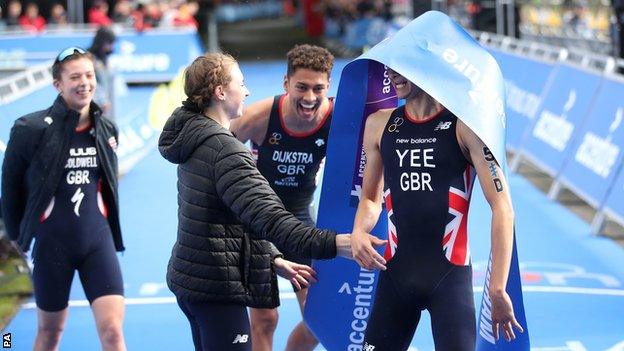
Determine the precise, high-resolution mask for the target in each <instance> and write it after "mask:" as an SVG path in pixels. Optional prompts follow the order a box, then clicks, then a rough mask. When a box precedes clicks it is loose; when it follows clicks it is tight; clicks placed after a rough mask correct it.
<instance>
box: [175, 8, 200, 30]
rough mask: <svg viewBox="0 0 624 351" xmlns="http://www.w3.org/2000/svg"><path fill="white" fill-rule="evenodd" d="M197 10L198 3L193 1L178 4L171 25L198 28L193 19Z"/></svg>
mask: <svg viewBox="0 0 624 351" xmlns="http://www.w3.org/2000/svg"><path fill="white" fill-rule="evenodd" d="M197 11H199V4H197V2H195V1H190V2H187V3H182V4H180V8H179V9H178V14H177V16H175V18H174V19H173V25H174V26H176V27H189V26H190V27H193V28H195V29H198V28H199V24H198V23H197V20H196V19H195V15H196V14H197Z"/></svg>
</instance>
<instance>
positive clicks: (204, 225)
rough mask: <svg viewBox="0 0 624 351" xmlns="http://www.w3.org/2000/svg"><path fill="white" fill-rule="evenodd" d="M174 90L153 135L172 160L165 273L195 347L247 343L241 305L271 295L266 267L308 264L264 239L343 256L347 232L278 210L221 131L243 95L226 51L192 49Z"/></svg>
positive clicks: (300, 271) (271, 271)
mask: <svg viewBox="0 0 624 351" xmlns="http://www.w3.org/2000/svg"><path fill="white" fill-rule="evenodd" d="M184 91H185V93H186V95H187V96H188V99H187V100H186V101H185V102H184V103H183V104H182V106H181V107H180V108H178V109H176V110H175V111H174V112H173V115H172V116H171V117H170V118H169V120H168V121H167V123H166V125H165V127H164V130H163V132H162V134H161V136H160V140H159V150H160V152H161V154H162V155H163V157H164V158H166V159H167V160H169V161H170V162H173V163H176V164H179V166H178V206H179V209H178V221H179V223H178V236H177V241H176V243H175V246H174V247H173V251H172V255H171V259H170V260H169V266H168V270H167V283H168V285H169V288H170V289H171V291H173V293H174V294H175V295H176V297H177V299H178V304H179V305H180V308H181V309H182V311H183V312H184V313H185V314H186V316H187V317H188V319H189V321H190V323H191V328H192V333H193V341H194V343H195V348H196V349H197V350H251V340H250V332H249V321H248V317H247V310H246V308H245V306H251V307H258V308H274V307H276V306H277V305H278V304H279V297H278V296H279V295H278V290H277V279H276V274H275V271H276V269H278V270H279V269H281V270H283V271H288V272H290V277H295V276H297V275H299V277H298V280H299V281H301V282H304V281H305V279H301V278H302V277H304V278H310V277H309V272H310V269H309V267H307V266H301V265H297V264H294V263H291V262H288V261H285V260H283V259H281V258H279V251H277V250H275V248H274V247H273V246H272V245H271V243H270V242H269V241H271V242H272V243H274V244H275V245H276V246H277V247H278V248H279V249H280V250H282V251H287V252H292V253H296V254H298V255H300V256H302V257H311V258H315V259H329V258H333V257H335V256H336V255H337V254H338V255H341V256H345V257H347V256H350V237H349V235H348V234H340V235H336V234H335V233H334V232H332V231H329V230H319V229H316V228H311V227H308V226H306V225H305V224H303V223H301V222H300V221H299V220H297V219H296V218H295V217H294V216H293V215H292V214H290V213H289V212H287V211H286V210H285V209H284V207H283V205H282V203H281V201H280V200H279V198H278V197H277V195H275V193H274V192H273V190H272V189H271V187H270V186H269V184H268V182H267V181H266V180H265V179H264V178H263V177H262V176H261V175H260V173H259V172H258V170H257V169H256V166H255V163H254V161H253V159H252V156H251V154H250V152H249V149H248V148H247V147H245V145H243V144H242V143H240V142H239V141H238V140H237V139H236V138H235V137H234V136H233V135H232V134H231V133H230V131H229V125H230V119H232V118H236V117H240V115H241V114H242V107H243V100H244V98H245V97H246V96H247V95H249V91H248V90H247V88H246V87H245V85H244V82H243V75H242V73H241V71H240V68H239V67H238V64H237V63H236V61H235V60H234V58H232V57H231V56H229V55H224V54H219V53H211V54H207V55H205V56H201V57H199V58H197V59H196V60H195V61H194V62H193V63H192V64H191V65H190V66H189V67H188V68H187V69H186V72H185V83H184ZM267 240H269V241H267ZM295 280H297V279H295ZM291 281H292V279H291Z"/></svg>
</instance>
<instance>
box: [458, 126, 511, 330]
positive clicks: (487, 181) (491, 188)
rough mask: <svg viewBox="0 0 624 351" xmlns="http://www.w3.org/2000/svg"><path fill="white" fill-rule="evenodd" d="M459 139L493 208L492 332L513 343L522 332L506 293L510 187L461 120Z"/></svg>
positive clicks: (499, 169)
mask: <svg viewBox="0 0 624 351" xmlns="http://www.w3.org/2000/svg"><path fill="white" fill-rule="evenodd" d="M457 137H458V140H459V143H460V145H461V147H462V151H464V154H465V155H466V157H467V158H468V159H469V160H470V161H471V163H472V164H473V166H474V167H475V170H476V171H477V176H478V178H479V183H480V184H481V189H483V194H484V195H485V199H486V200H487V202H488V203H489V205H490V208H491V209H492V233H491V240H492V248H491V254H492V270H491V272H490V286H489V287H488V291H489V295H490V299H491V300H492V322H493V324H492V329H493V330H492V331H493V333H494V336H495V337H496V338H497V339H498V335H499V329H502V332H503V333H504V336H505V338H506V339H507V340H512V339H515V337H516V336H515V334H514V332H513V327H515V328H517V329H518V330H519V331H520V332H522V331H523V330H522V327H521V326H520V324H519V323H518V321H516V318H515V316H514V312H513V305H512V304H511V299H510V298H509V295H508V294H507V292H506V291H505V287H506V285H507V277H508V276H509V265H510V263H511V255H512V249H513V222H514V212H513V206H512V204H511V196H510V194H509V186H508V184H507V180H506V179H505V175H504V174H503V171H502V169H501V168H500V166H499V164H498V162H497V161H496V159H494V155H492V153H491V151H490V149H488V147H487V146H486V145H485V144H484V143H483V141H481V139H479V137H478V136H477V135H476V134H475V133H474V132H472V130H470V128H468V127H467V126H466V125H465V124H463V123H462V122H461V121H458V123H457Z"/></svg>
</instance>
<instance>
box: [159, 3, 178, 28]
mask: <svg viewBox="0 0 624 351" xmlns="http://www.w3.org/2000/svg"><path fill="white" fill-rule="evenodd" d="M158 6H159V7H160V13H161V14H162V16H161V17H160V26H161V27H173V20H174V19H175V18H176V16H177V15H178V6H179V5H178V2H177V1H160V2H159V3H158Z"/></svg>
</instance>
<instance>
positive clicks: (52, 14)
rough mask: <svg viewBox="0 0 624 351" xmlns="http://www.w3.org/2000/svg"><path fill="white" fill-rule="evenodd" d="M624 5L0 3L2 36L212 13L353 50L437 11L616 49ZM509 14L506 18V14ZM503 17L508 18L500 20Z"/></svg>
mask: <svg viewBox="0 0 624 351" xmlns="http://www.w3.org/2000/svg"><path fill="white" fill-rule="evenodd" d="M621 2H622V0H517V1H514V0H505V1H496V0H246V1H236V0H191V1H186V0H174V1H166V0H92V1H78V0H66V1H50V0H41V1H28V0H8V1H0V31H26V32H30V33H33V34H37V33H41V32H42V31H54V30H67V28H69V27H76V26H81V25H84V24H86V25H87V26H111V25H112V26H118V27H125V28H134V29H135V30H137V31H144V30H149V29H151V28H157V27H175V26H191V27H195V28H197V29H198V30H199V31H200V32H202V34H204V35H205V32H206V31H207V30H208V26H207V23H208V21H209V17H210V16H211V15H214V16H215V19H216V20H217V21H218V22H219V23H233V22H237V21H245V20H250V19H257V18H271V17H280V16H283V15H287V16H292V17H293V18H296V19H297V20H298V21H299V23H300V24H301V25H303V26H305V29H306V31H307V34H308V35H310V36H312V37H321V36H322V37H324V38H326V39H327V40H329V42H330V43H334V44H339V45H342V46H343V47H344V48H345V49H347V50H357V49H360V48H362V47H367V46H370V45H374V44H375V43H377V42H379V40H380V39H382V38H384V37H385V36H387V35H388V34H389V33H391V32H393V31H395V30H397V29H398V28H400V27H401V26H402V25H403V24H405V23H406V22H407V21H408V20H409V19H410V18H413V17H416V16H418V15H419V14H420V13H423V12H425V11H427V10H430V9H437V10H442V11H445V12H447V13H448V14H449V15H451V16H452V17H454V18H455V19H456V20H457V21H458V22H460V23H461V24H462V25H463V26H464V27H466V28H470V29H474V30H479V31H490V32H502V33H499V34H505V35H511V36H515V37H517V38H524V39H529V40H534V41H541V42H547V43H549V44H554V45H563V46H565V45H568V46H576V47H578V46H579V45H580V46H584V47H587V48H588V49H589V50H591V51H594V52H596V51H598V52H600V53H602V54H609V53H615V52H616V51H617V45H616V44H617V42H618V37H617V32H618V23H621V21H618V17H622V8H623V7H624V6H623V5H622V4H621ZM501 15H502V16H501ZM497 17H498V18H501V17H506V18H507V19H506V20H505V21H503V23H501V21H500V20H499V21H498V23H497V20H496V19H497ZM620 19H621V18H620Z"/></svg>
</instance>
